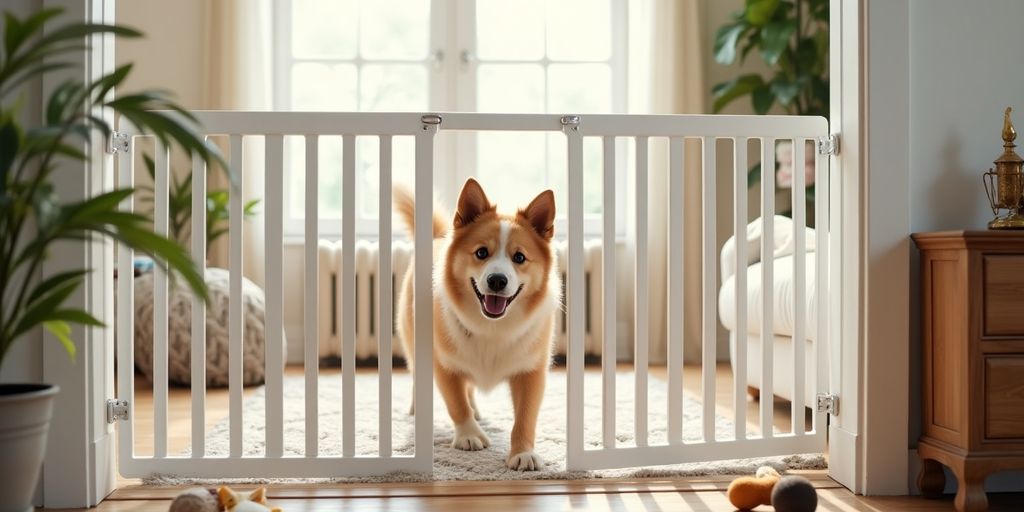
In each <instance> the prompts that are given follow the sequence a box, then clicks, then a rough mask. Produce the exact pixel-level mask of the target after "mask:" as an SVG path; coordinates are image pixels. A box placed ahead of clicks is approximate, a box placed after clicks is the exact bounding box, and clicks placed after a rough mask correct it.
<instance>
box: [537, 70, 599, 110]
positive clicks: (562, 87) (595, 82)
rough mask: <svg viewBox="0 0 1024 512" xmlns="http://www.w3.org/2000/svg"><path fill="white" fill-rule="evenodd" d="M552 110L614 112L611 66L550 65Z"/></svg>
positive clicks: (549, 85) (550, 108)
mask: <svg viewBox="0 0 1024 512" xmlns="http://www.w3.org/2000/svg"><path fill="white" fill-rule="evenodd" d="M548 111H549V112H573V113H580V114H586V113H590V114H594V113H609V112H612V71H611V66H609V65H607V64H552V65H551V66H550V67H549V68H548Z"/></svg>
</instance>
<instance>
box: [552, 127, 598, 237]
mask: <svg viewBox="0 0 1024 512" xmlns="http://www.w3.org/2000/svg"><path fill="white" fill-rule="evenodd" d="M603 166H604V148H603V146H602V142H601V138H600V137H584V138H583V213H584V214H587V215H589V214H600V213H601V211H602V205H601V203H602V201H603V199H604V198H603V197H602V192H601V191H602V190H603V183H604V167H603ZM548 169H549V172H550V174H551V182H550V187H551V190H553V191H554V192H555V211H556V212H557V215H558V218H563V219H564V218H566V216H567V214H568V212H569V192H568V190H569V187H568V183H569V182H568V180H569V174H568V171H569V161H568V152H567V148H566V144H565V136H564V135H562V134H560V133H549V134H548ZM562 234H564V233H562Z"/></svg>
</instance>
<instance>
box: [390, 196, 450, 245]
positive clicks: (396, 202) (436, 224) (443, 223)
mask: <svg viewBox="0 0 1024 512" xmlns="http://www.w3.org/2000/svg"><path fill="white" fill-rule="evenodd" d="M392 197H393V199H392V202H393V206H394V208H395V211H396V212H398V216H399V217H401V218H402V220H403V221H404V222H405V225H406V228H408V230H409V234H410V235H413V234H414V233H415V232H416V199H415V198H414V197H413V195H412V191H411V190H409V188H408V187H406V186H404V185H395V187H394V188H393V189H392ZM434 205H435V207H434V212H433V215H432V218H433V219H432V223H433V227H432V228H431V231H432V233H433V235H434V238H441V237H443V236H444V235H445V234H446V233H448V226H449V222H448V219H446V218H445V216H444V213H442V210H443V208H441V207H439V206H438V202H437V200H435V201H434Z"/></svg>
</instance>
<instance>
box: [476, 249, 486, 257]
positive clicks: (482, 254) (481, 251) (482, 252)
mask: <svg viewBox="0 0 1024 512" xmlns="http://www.w3.org/2000/svg"><path fill="white" fill-rule="evenodd" d="M487 256H488V252H487V248H486V247H481V248H479V249H477V250H476V257H477V259H481V260H485V259H487Z"/></svg>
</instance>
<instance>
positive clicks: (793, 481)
mask: <svg viewBox="0 0 1024 512" xmlns="http://www.w3.org/2000/svg"><path fill="white" fill-rule="evenodd" d="M726 495H727V496H728V497H729V502H730V503H732V505H733V506H734V507H736V508H738V509H740V510H752V509H754V508H757V507H758V506H759V505H772V506H774V507H775V510H776V512H814V510H816V509H817V508H818V493H817V492H816V491H815V490H814V486H813V485H811V482H810V481H809V480H807V479H806V478H804V477H802V476H792V475H791V476H785V477H780V476H779V473H778V472H777V471H775V470H774V469H772V468H771V467H769V466H761V467H760V468H758V469H757V474H756V476H754V477H749V476H741V477H739V478H737V479H735V480H733V481H732V483H730V484H729V490H728V491H726Z"/></svg>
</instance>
